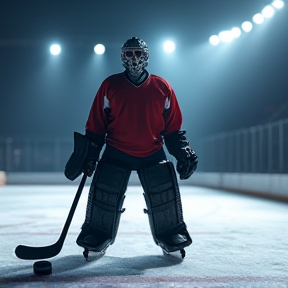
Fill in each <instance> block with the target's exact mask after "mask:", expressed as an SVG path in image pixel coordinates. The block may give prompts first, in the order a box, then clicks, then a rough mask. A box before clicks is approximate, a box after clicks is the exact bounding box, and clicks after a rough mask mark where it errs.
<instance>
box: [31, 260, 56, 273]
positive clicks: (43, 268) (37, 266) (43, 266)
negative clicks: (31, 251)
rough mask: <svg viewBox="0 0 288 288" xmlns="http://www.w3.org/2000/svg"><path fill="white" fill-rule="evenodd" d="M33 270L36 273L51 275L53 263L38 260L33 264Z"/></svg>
mask: <svg viewBox="0 0 288 288" xmlns="http://www.w3.org/2000/svg"><path fill="white" fill-rule="evenodd" d="M33 271H34V274H36V275H39V276H40V275H41V276H42V275H50V274H51V273H52V263H51V262H49V261H37V262H35V263H34V264H33Z"/></svg>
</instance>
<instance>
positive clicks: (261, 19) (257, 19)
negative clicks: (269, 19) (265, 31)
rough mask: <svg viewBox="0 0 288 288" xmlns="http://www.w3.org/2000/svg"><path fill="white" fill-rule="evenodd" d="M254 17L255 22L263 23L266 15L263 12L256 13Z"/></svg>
mask: <svg viewBox="0 0 288 288" xmlns="http://www.w3.org/2000/svg"><path fill="white" fill-rule="evenodd" d="M252 19H253V21H254V23H255V24H262V23H263V22H264V16H263V15H262V14H261V13H257V14H255V15H254V16H253V18H252Z"/></svg>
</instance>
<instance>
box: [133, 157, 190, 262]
mask: <svg viewBox="0 0 288 288" xmlns="http://www.w3.org/2000/svg"><path fill="white" fill-rule="evenodd" d="M138 175H139V179H140V181H141V184H142V186H143V189H144V197H145V201H146V205H147V210H146V213H147V214H148V217H149V224H150V228H151V232H152V235H153V238H154V241H155V243H156V244H157V245H159V246H160V247H161V248H162V249H163V250H164V251H165V252H167V253H170V252H174V251H177V250H180V251H181V250H183V248H184V247H187V246H189V245H190V244H191V243H192V239H191V237H190V235H189V233H188V231H187V229H186V224H185V222H184V220H183V213H182V203H181V198H180V193H179V186H178V182H177V178H176V174H175V169H174V166H173V164H172V163H171V162H168V161H166V162H162V163H159V164H157V165H155V166H152V167H150V168H144V169H140V170H138ZM184 252H185V251H184ZM184 252H183V253H184ZM181 253H182V252H181ZM183 253H182V257H184V256H185V254H184V256H183Z"/></svg>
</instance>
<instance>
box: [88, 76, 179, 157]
mask: <svg viewBox="0 0 288 288" xmlns="http://www.w3.org/2000/svg"><path fill="white" fill-rule="evenodd" d="M181 125H182V113H181V110H180V108H179V105H178V101H177V99H176V96H175V93H174V91H173V89H172V87H171V86H170V84H169V83H168V82H167V81H166V80H164V79H163V78H161V77H159V76H156V75H151V74H150V75H149V76H148V78H147V79H146V81H145V82H143V83H142V84H141V85H139V86H135V85H134V84H132V83H131V82H130V81H129V80H128V79H126V77H125V76H124V73H119V74H114V75H111V76H109V77H108V78H106V79H105V80H104V81H103V83H102V84H101V86H100V88H99V90H98V92H97V94H96V96H95V99H94V102H93V104H92V107H91V110H90V114H89V117H88V120H87V123H86V130H88V131H90V132H92V133H95V134H98V135H105V134H106V143H107V144H109V145H111V146H113V147H115V148H117V149H119V150H121V151H123V152H125V153H128V154H130V155H133V156H137V157H146V156H149V155H151V154H153V153H155V152H156V151H157V150H159V149H160V148H161V147H162V145H163V139H162V135H166V134H170V133H172V132H175V131H179V130H180V128H181Z"/></svg>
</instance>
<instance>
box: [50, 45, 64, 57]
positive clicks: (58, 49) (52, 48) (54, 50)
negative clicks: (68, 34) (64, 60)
mask: <svg viewBox="0 0 288 288" xmlns="http://www.w3.org/2000/svg"><path fill="white" fill-rule="evenodd" d="M60 52H61V47H60V45H58V44H53V45H51V46H50V53H51V54H52V55H58V54H60Z"/></svg>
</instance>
